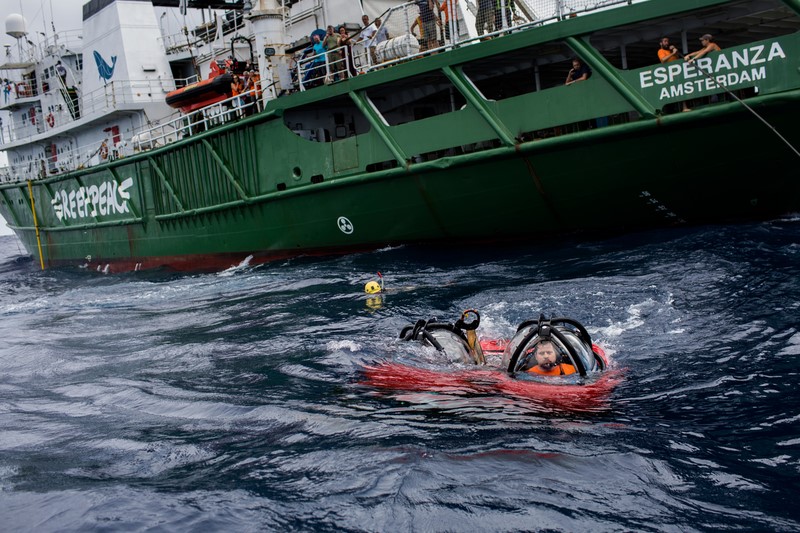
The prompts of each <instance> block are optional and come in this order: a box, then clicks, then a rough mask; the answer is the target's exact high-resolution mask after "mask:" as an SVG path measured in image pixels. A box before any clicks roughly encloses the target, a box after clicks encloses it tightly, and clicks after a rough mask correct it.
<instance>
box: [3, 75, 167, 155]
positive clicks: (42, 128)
mask: <svg viewBox="0 0 800 533" xmlns="http://www.w3.org/2000/svg"><path fill="white" fill-rule="evenodd" d="M174 89H175V83H174V81H172V80H161V79H152V80H118V81H112V82H109V83H108V84H107V85H105V86H103V87H100V88H98V89H95V90H94V91H91V92H89V93H86V94H84V95H81V97H80V98H79V99H78V101H77V105H75V102H68V104H72V110H70V106H69V105H68V106H67V107H64V108H62V109H60V110H58V109H56V110H54V111H49V112H48V113H46V114H44V115H42V112H41V110H40V109H39V108H36V109H35V111H34V113H33V114H31V113H30V112H29V113H28V114H27V115H25V116H24V117H23V116H20V114H19V113H16V114H13V115H12V117H13V120H11V121H10V124H8V125H6V126H5V128H4V131H3V141H4V142H16V141H21V140H25V139H28V138H30V137H33V136H35V135H37V134H40V133H44V132H46V131H49V130H50V129H54V128H58V127H60V126H64V125H67V124H70V123H71V122H73V121H74V120H76V119H77V118H81V117H87V116H92V115H102V114H105V113H107V112H109V111H114V110H116V109H119V108H120V107H121V106H124V105H126V104H142V103H148V102H163V100H164V95H165V94H166V93H168V92H170V91H172V90H174ZM68 97H69V96H68Z"/></svg>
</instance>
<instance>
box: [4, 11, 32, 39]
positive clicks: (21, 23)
mask: <svg viewBox="0 0 800 533" xmlns="http://www.w3.org/2000/svg"><path fill="white" fill-rule="evenodd" d="M6 34H7V35H10V36H12V37H13V38H15V39H19V38H21V37H25V36H26V35H28V31H27V30H26V29H25V18H24V17H23V16H22V15H18V14H16V13H11V14H10V15H9V16H8V17H6Z"/></svg>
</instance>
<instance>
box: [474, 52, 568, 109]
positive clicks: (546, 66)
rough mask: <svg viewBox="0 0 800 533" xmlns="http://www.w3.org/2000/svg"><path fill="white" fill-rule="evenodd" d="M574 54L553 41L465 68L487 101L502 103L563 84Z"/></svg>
mask: <svg viewBox="0 0 800 533" xmlns="http://www.w3.org/2000/svg"><path fill="white" fill-rule="evenodd" d="M574 55H575V53H574V52H572V50H571V49H570V48H569V47H568V46H567V45H566V44H565V43H563V42H551V43H545V44H541V45H537V46H532V47H528V48H523V49H519V50H514V51H512V52H509V53H505V54H502V55H498V56H491V57H486V58H483V59H480V60H477V61H472V62H470V63H466V64H464V65H463V66H462V69H463V71H464V74H466V75H467V77H468V78H470V79H471V80H472V82H473V83H474V84H475V86H476V87H477V88H478V90H479V91H480V92H481V93H482V94H483V96H484V97H485V98H486V99H488V100H503V99H505V98H511V97H512V96H519V95H522V94H528V93H532V92H536V91H540V90H542V89H548V88H550V87H556V86H560V85H564V80H565V79H566V77H567V73H568V72H569V69H570V68H572V65H571V60H572V57H573V56H574Z"/></svg>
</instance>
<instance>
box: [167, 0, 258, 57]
mask: <svg viewBox="0 0 800 533" xmlns="http://www.w3.org/2000/svg"><path fill="white" fill-rule="evenodd" d="M243 27H244V16H243V14H242V12H241V11H237V10H228V11H226V12H225V13H224V14H223V15H222V16H219V15H217V16H216V17H215V20H214V22H206V23H203V24H201V25H199V26H197V27H195V28H194V29H193V30H191V31H189V30H187V29H186V28H184V29H183V30H182V31H180V32H177V33H171V34H167V35H163V34H162V35H161V42H162V46H163V47H164V51H165V52H166V53H167V54H168V55H169V54H178V53H182V52H186V51H188V50H189V49H190V48H192V47H196V46H202V45H204V44H208V43H212V42H214V41H215V40H216V39H217V38H218V37H224V36H226V35H228V34H230V33H233V32H235V31H237V30H240V29H242V28H243Z"/></svg>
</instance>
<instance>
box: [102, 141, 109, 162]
mask: <svg viewBox="0 0 800 533" xmlns="http://www.w3.org/2000/svg"><path fill="white" fill-rule="evenodd" d="M100 158H101V159H108V145H107V144H106V143H103V144H101V145H100Z"/></svg>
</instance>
